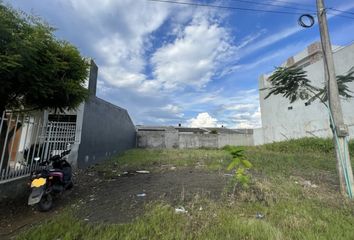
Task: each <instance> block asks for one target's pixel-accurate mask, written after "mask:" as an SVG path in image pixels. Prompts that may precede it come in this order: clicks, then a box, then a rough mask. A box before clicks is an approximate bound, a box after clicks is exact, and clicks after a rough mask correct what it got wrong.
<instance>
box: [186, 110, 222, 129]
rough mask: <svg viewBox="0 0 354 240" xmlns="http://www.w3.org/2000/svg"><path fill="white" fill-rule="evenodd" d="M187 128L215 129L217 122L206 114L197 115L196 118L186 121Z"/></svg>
mask: <svg viewBox="0 0 354 240" xmlns="http://www.w3.org/2000/svg"><path fill="white" fill-rule="evenodd" d="M187 125H188V126H189V127H217V126H220V124H218V120H217V119H216V118H213V117H211V116H210V115H209V113H207V112H203V113H199V114H198V116H197V117H195V118H191V119H189V120H188V121H187Z"/></svg>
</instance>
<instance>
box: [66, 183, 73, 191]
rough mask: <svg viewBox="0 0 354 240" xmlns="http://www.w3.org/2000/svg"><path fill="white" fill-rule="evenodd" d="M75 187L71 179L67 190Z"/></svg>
mask: <svg viewBox="0 0 354 240" xmlns="http://www.w3.org/2000/svg"><path fill="white" fill-rule="evenodd" d="M73 187H74V183H73V182H72V181H71V182H70V183H69V184H68V185H67V186H66V190H69V189H72V188H73Z"/></svg>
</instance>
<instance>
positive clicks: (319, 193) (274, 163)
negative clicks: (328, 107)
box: [18, 138, 354, 240]
mask: <svg viewBox="0 0 354 240" xmlns="http://www.w3.org/2000/svg"><path fill="white" fill-rule="evenodd" d="M244 149H245V154H246V157H247V159H248V160H249V161H250V162H251V163H252V165H253V168H252V175H253V177H252V179H251V184H250V187H249V188H247V189H239V190H238V191H237V192H236V194H235V196H234V197H230V196H228V195H225V196H224V198H223V199H222V200H220V201H212V200H209V199H200V198H198V196H196V197H195V199H194V200H192V201H191V202H188V203H185V206H184V207H185V208H186V209H187V210H188V213H187V214H177V213H175V211H174V207H175V206H171V205H169V204H166V203H161V202H155V203H152V204H150V205H148V206H147V210H146V213H145V214H144V215H143V216H141V217H139V218H137V219H136V220H134V221H133V222H130V223H126V224H93V223H88V222H85V221H83V220H82V219H77V218H76V217H74V214H72V213H71V212H70V211H69V212H65V213H62V214H60V215H59V216H57V217H54V218H53V219H52V220H49V221H47V222H45V223H42V224H40V225H39V226H35V227H33V228H31V229H28V230H27V231H26V232H23V233H22V234H21V235H19V236H18V239H28V240H30V239H36V240H37V239H62V240H63V239H162V240H164V239H203V240H204V239H272V240H273V239H281V240H283V239H285V240H287V239H289V240H290V239H299V240H300V239H301V240H302V239H310V240H312V239H314V240H315V239H354V231H353V226H354V203H353V201H349V200H348V199H344V198H342V197H341V196H340V194H339V191H338V189H337V185H336V184H338V179H337V175H336V167H335V166H336V165H335V155H334V149H333V147H332V141H331V140H321V139H315V138H306V139H300V140H291V141H286V142H281V143H274V144H267V145H264V146H256V147H245V148H244ZM350 149H351V155H353V153H354V152H353V150H354V147H353V143H350ZM230 161H231V156H230V155H229V153H228V152H226V151H223V150H211V149H195V150H182V149H181V150H177V149H173V150H166V149H165V150H149V149H133V150H130V151H127V152H126V153H125V154H123V155H121V156H118V157H114V158H112V159H111V160H110V161H108V162H107V163H105V164H102V165H99V166H96V170H98V171H103V172H105V173H109V171H111V170H112V169H113V170H117V169H118V170H119V171H123V170H127V169H134V170H140V169H148V170H155V169H159V168H161V166H163V165H167V166H175V167H193V166H203V167H204V168H205V169H209V170H222V171H224V169H225V168H226V166H227V165H228V163H229V162H230ZM305 181H309V182H311V183H315V184H316V186H315V187H312V186H306V185H303V184H302V182H305ZM257 213H260V214H261V215H263V216H264V217H263V218H261V219H259V218H257V217H256V215H257Z"/></svg>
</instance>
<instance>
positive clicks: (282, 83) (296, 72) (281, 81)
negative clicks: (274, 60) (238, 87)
mask: <svg viewBox="0 0 354 240" xmlns="http://www.w3.org/2000/svg"><path fill="white" fill-rule="evenodd" d="M268 81H269V82H270V84H271V86H270V87H268V88H262V89H261V90H269V93H268V94H267V95H266V96H265V98H264V99H267V98H269V97H270V96H272V95H278V94H280V95H282V96H283V97H285V98H287V99H289V101H290V103H293V102H295V101H297V100H299V99H301V100H306V101H307V102H313V101H315V100H316V99H318V100H320V101H321V102H322V103H324V104H326V102H327V100H328V95H327V92H328V91H327V86H323V87H315V86H313V85H312V84H311V81H310V80H309V79H308V78H307V74H306V71H305V70H303V68H301V67H278V68H276V70H275V71H274V73H273V74H272V75H271V76H270V77H269V78H268ZM353 81H354V67H353V68H351V69H350V70H349V71H348V73H347V74H345V75H339V76H337V84H338V91H339V95H340V96H341V97H343V98H352V97H353V95H352V93H353V92H352V91H351V90H350V89H349V87H348V85H347V84H348V83H350V82H353Z"/></svg>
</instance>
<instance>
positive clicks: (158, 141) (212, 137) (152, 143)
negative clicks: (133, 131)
mask: <svg viewBox="0 0 354 240" xmlns="http://www.w3.org/2000/svg"><path fill="white" fill-rule="evenodd" d="M137 134H138V135H137V136H138V137H137V138H138V142H137V145H138V147H139V148H201V147H207V148H221V147H224V146H225V145H235V146H252V145H253V136H252V134H199V133H194V134H193V133H192V134H191V133H179V132H178V131H176V130H166V131H139V132H138V133H137Z"/></svg>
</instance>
